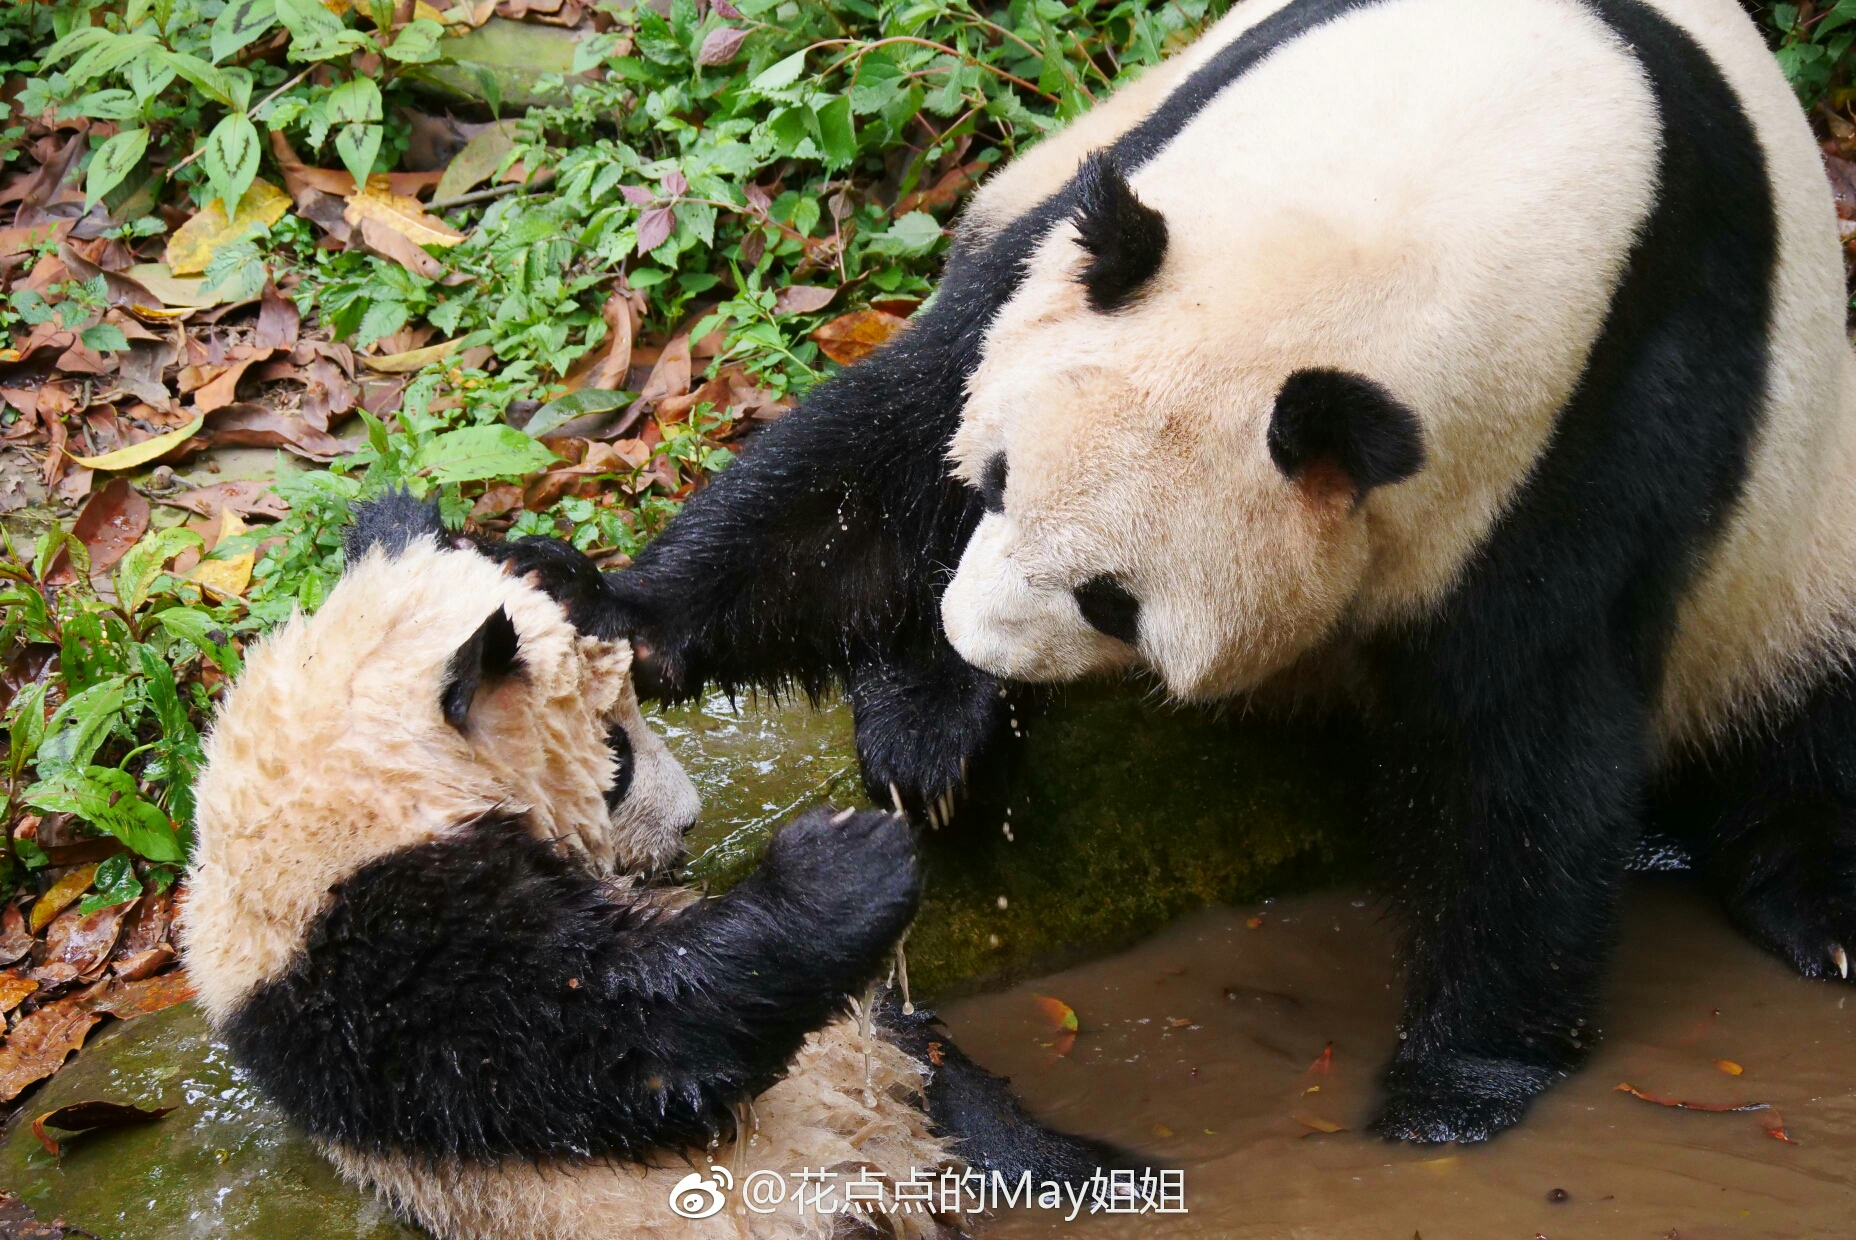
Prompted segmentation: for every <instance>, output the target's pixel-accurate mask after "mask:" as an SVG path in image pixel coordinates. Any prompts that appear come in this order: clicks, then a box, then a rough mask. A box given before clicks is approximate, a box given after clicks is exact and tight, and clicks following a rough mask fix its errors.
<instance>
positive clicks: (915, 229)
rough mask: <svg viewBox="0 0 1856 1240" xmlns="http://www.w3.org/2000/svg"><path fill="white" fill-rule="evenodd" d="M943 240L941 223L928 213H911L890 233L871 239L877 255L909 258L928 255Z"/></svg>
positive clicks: (898, 221)
mask: <svg viewBox="0 0 1856 1240" xmlns="http://www.w3.org/2000/svg"><path fill="white" fill-rule="evenodd" d="M940 240H941V222H940V221H939V220H937V219H935V218H934V216H932V215H930V214H928V213H927V212H926V211H911V212H909V213H908V214H907V215H905V216H903V217H902V218H901V219H899V220H897V221H896V222H895V223H894V224H891V225H890V226H889V231H888V232H885V233H879V234H878V235H876V236H874V237H872V238H870V249H871V250H872V251H873V252H875V253H877V254H894V255H897V256H901V257H909V256H913V255H917V254H926V253H927V252H928V251H929V250H931V249H933V248H934V246H935V243H936V242H938V241H940Z"/></svg>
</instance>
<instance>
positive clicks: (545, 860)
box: [185, 496, 1113, 1240]
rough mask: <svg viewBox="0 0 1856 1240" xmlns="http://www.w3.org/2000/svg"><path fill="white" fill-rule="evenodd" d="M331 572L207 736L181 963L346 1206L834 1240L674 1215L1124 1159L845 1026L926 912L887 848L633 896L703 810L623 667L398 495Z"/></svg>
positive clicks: (854, 815) (899, 1047)
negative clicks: (683, 1200)
mask: <svg viewBox="0 0 1856 1240" xmlns="http://www.w3.org/2000/svg"><path fill="white" fill-rule="evenodd" d="M348 563H349V566H348V568H347V570H346V572H345V574H344V576H343V578H342V580H341V581H340V583H339V584H338V585H337V586H336V588H335V589H334V590H333V591H332V592H331V594H330V596H329V598H328V601H327V602H326V603H325V604H324V605H323V607H322V609H321V610H320V611H318V612H317V613H316V615H315V616H314V617H304V616H301V615H299V616H296V617H294V618H293V619H292V620H291V621H290V622H289V623H287V624H285V625H284V626H282V627H281V628H279V629H278V630H277V631H276V632H274V633H273V634H271V635H270V636H269V637H268V638H266V639H265V640H264V642H263V643H261V644H260V645H259V646H258V647H257V648H256V649H255V650H254V651H253V652H252V653H251V655H250V657H249V660H248V662H247V665H246V669H245V671H244V674H243V675H242V676H241V677H240V678H239V680H238V682H237V683H236V685H235V686H234V688H233V689H232V691H231V693H230V694H229V696H228V697H227V700H226V702H225V705H224V709H223V710H222V712H221V714H220V717H219V719H218V721H217V723H216V724H215V725H214V728H213V731H212V734H211V736H210V738H209V740H208V742H207V764H206V768H205V770H204V771H203V773H202V775H201V778H200V781H199V785H198V786H199V809H198V818H197V829H198V847H197V851H196V853H195V857H194V862H193V866H192V868H191V871H190V874H189V879H188V885H189V891H190V896H189V900H188V908H187V918H186V932H185V933H186V944H185V950H186V962H187V968H188V972H189V975H190V976H191V978H192V979H193V982H194V985H195V986H196V988H197V990H198V993H199V1001H200V1004H201V1006H202V1007H203V1009H204V1010H205V1013H206V1015H207V1017H208V1019H209V1020H210V1022H211V1023H212V1025H213V1026H214V1028H215V1030H216V1031H217V1032H218V1033H219V1034H220V1035H221V1036H222V1037H223V1038H224V1039H225V1040H226V1042H227V1044H228V1045H229V1046H230V1048H231V1050H232V1052H233V1055H234V1057H235V1058H236V1060H237V1061H238V1062H239V1063H240V1064H241V1065H242V1066H243V1067H244V1068H246V1069H247V1070H249V1071H250V1072H252V1073H253V1075H254V1076H255V1077H256V1078H257V1080H258V1082H259V1083H260V1085H261V1086H262V1087H263V1088H264V1089H265V1090H266V1091H267V1092H268V1093H269V1094H270V1096H271V1097H272V1098H273V1099H274V1100H275V1101H276V1102H277V1103H278V1104H279V1105H280V1106H281V1108H282V1109H283V1110H284V1112H285V1113H286V1114H287V1115H288V1116H289V1117H290V1119H291V1120H292V1121H293V1122H295V1123H296V1124H298V1125H300V1126H301V1127H302V1128H304V1129H306V1130H307V1131H308V1133H309V1134H310V1135H311V1137H312V1138H313V1139H314V1140H315V1141H316V1142H317V1143H318V1145H319V1146H320V1147H321V1148H322V1149H323V1151H324V1152H325V1153H326V1154H327V1155H328V1156H329V1158H330V1159H331V1160H332V1161H333V1162H334V1163H335V1164H336V1166H337V1167H338V1168H340V1170H341V1171H342V1172H343V1174H344V1175H346V1176H347V1177H348V1178H349V1179H351V1180H353V1181H355V1182H357V1183H361V1184H367V1185H371V1186H373V1187H374V1188H375V1189H376V1190H377V1191H379V1192H380V1193H382V1194H383V1195H384V1196H385V1197H387V1198H388V1199H390V1200H391V1201H392V1202H393V1203H394V1204H395V1205H396V1206H397V1207H398V1208H400V1209H402V1210H403V1211H405V1212H406V1213H408V1214H410V1215H411V1216H413V1217H414V1218H416V1219H417V1220H418V1221H419V1222H420V1223H422V1224H423V1225H424V1226H426V1227H428V1228H429V1229H431V1230H432V1231H433V1232H434V1233H436V1234H437V1235H439V1236H441V1237H447V1238H455V1240H474V1238H478V1237H482V1238H484V1240H488V1238H490V1237H497V1238H498V1240H504V1238H508V1237H550V1238H551V1237H563V1238H564V1237H584V1236H593V1235H599V1236H612V1235H646V1234H648V1235H652V1236H659V1235H664V1236H668V1235H673V1234H675V1235H691V1236H699V1235H700V1236H707V1235H711V1234H716V1235H720V1234H727V1235H729V1236H736V1235H751V1236H755V1237H785V1236H798V1235H804V1234H810V1230H809V1226H810V1228H812V1229H817V1228H821V1227H822V1228H823V1229H824V1230H827V1231H828V1230H830V1225H831V1222H832V1220H831V1219H830V1218H829V1217H825V1218H823V1219H821V1218H820V1216H818V1215H817V1214H816V1213H814V1214H809V1215H803V1214H801V1213H798V1212H796V1211H795V1210H794V1209H793V1208H792V1206H791V1205H790V1204H789V1205H788V1206H787V1207H786V1209H785V1210H783V1211H782V1212H778V1213H773V1214H767V1215H760V1214H751V1213H742V1212H740V1211H738V1210H736V1209H733V1208H731V1209H730V1210H729V1211H728V1212H727V1213H725V1214H721V1215H717V1216H714V1217H711V1218H708V1219H706V1220H693V1219H686V1218H683V1217H680V1216H679V1215H678V1214H676V1213H673V1212H672V1211H671V1208H670V1203H671V1201H672V1200H673V1193H675V1192H677V1191H678V1188H677V1186H678V1185H679V1184H680V1182H681V1181H683V1180H684V1179H685V1178H687V1177H688V1176H689V1175H690V1174H691V1168H692V1166H698V1165H701V1161H700V1155H701V1153H702V1152H704V1151H706V1152H707V1153H708V1155H709V1160H711V1161H713V1162H714V1163H716V1164H717V1165H719V1166H723V1167H730V1168H732V1169H733V1170H734V1171H735V1174H736V1175H737V1176H740V1175H742V1174H744V1173H746V1172H748V1171H752V1170H759V1169H763V1168H765V1169H771V1170H773V1171H776V1172H782V1173H789V1174H790V1173H794V1172H798V1171H799V1170H801V1169H802V1168H806V1167H811V1168H832V1167H838V1168H846V1169H849V1168H858V1169H864V1168H867V1169H869V1170H870V1171H871V1172H873V1173H874V1174H876V1175H878V1176H881V1177H883V1178H884V1179H886V1180H888V1181H890V1182H891V1183H894V1182H896V1181H900V1180H906V1179H909V1178H910V1176H911V1173H912V1172H916V1171H923V1172H926V1173H928V1174H929V1175H933V1174H935V1173H937V1172H939V1171H940V1170H941V1169H943V1168H945V1167H949V1166H953V1167H959V1166H960V1165H961V1163H963V1162H965V1163H967V1164H969V1165H971V1166H974V1167H978V1168H982V1169H987V1170H993V1169H996V1170H1000V1171H1002V1172H1004V1173H1006V1174H1007V1175H1008V1176H1009V1177H1011V1178H1013V1179H1016V1177H1017V1176H1019V1175H1021V1174H1023V1173H1024V1172H1027V1171H1029V1172H1031V1173H1032V1174H1033V1177H1034V1179H1039V1180H1041V1179H1045V1178H1053V1179H1058V1180H1062V1181H1065V1182H1072V1181H1078V1180H1083V1179H1087V1178H1088V1177H1089V1176H1090V1175H1091V1174H1092V1173H1093V1172H1094V1170H1095V1168H1096V1167H1097V1166H1098V1165H1102V1164H1103V1163H1105V1162H1108V1161H1111V1160H1112V1158H1113V1153H1112V1151H1110V1150H1108V1148H1107V1147H1105V1146H1098V1145H1096V1144H1094V1143H1091V1142H1088V1141H1084V1140H1080V1139H1073V1138H1068V1137H1064V1136H1062V1135H1060V1134H1056V1133H1052V1132H1049V1131H1048V1130H1045V1129H1043V1128H1041V1127H1040V1126H1038V1125H1037V1124H1036V1123H1035V1121H1033V1120H1031V1119H1030V1118H1029V1117H1028V1116H1026V1115H1025V1114H1024V1113H1023V1112H1022V1111H1021V1110H1020V1109H1019V1108H1018V1106H1017V1104H1016V1102H1015V1101H1013V1100H1012V1099H1011V1098H1010V1096H1009V1095H1007V1094H1006V1093H1005V1091H1004V1083H1003V1082H1002V1081H1000V1080H998V1079H997V1078H994V1077H992V1076H990V1075H989V1074H987V1073H985V1072H984V1071H983V1070H981V1069H979V1068H977V1067H976V1066H974V1065H973V1064H972V1063H971V1061H969V1060H967V1059H966V1058H965V1057H964V1056H962V1055H961V1054H960V1053H959V1052H958V1051H957V1050H956V1049H955V1048H953V1047H952V1046H951V1045H949V1044H946V1043H945V1042H944V1041H943V1042H942V1044H941V1046H939V1047H937V1048H935V1049H934V1050H933V1051H932V1052H931V1051H930V1049H929V1042H928V1039H929V1035H930V1034H931V1033H933V1032H934V1026H933V1025H932V1021H931V1018H927V1017H923V1016H913V1017H905V1016H902V1015H901V1014H900V1013H898V1012H896V1011H894V1010H893V1007H892V1008H891V1009H889V1010H887V1011H886V1012H885V1013H884V1015H885V1022H884V1027H883V1028H882V1029H881V1030H880V1031H879V1032H877V1033H875V1034H872V1033H871V1032H870V1031H869V1024H868V1013H867V1012H866V1013H865V1020H864V1022H863V1025H862V1027H861V1028H860V1022H859V1021H858V1020H857V1019H856V1018H854V1017H853V1016H852V1015H848V1014H847V1013H846V1007H847V1004H846V999H845V996H847V995H849V994H853V993H858V992H861V991H863V990H864V988H865V987H866V985H867V984H868V983H870V982H872V981H873V980H874V979H876V978H878V977H879V976H880V975H881V973H882V971H883V970H884V968H885V967H886V962H887V959H888V957H889V955H890V952H891V949H892V948H893V946H894V944H895V943H896V941H897V938H898V937H899V935H900V934H901V932H902V931H903V929H904V928H905V927H906V926H907V925H908V923H909V921H910V919H911V918H912V916H913V915H914V912H915V907H916V902H917V899H918V895H919V888H920V875H919V871H918V869H917V864H916V860H915V854H914V840H913V837H912V833H911V829H910V828H909V826H908V825H907V824H906V823H905V822H903V821H902V820H901V819H899V818H897V817H893V816H891V815H888V814H882V813H875V812H851V811H845V812H843V813H834V812H832V811H829V810H824V809H820V810H814V811H812V812H810V813H808V814H805V815H803V816H801V817H800V818H799V819H797V820H796V821H794V822H793V823H791V824H790V825H788V826H787V827H786V828H785V829H784V830H782V831H781V832H780V833H779V834H778V835H777V836H776V837H775V838H774V840H773V842H772V843H771V844H770V845H769V847H768V851H767V855H766V858H765V860H764V861H763V863H762V864H761V866H760V868H759V869H758V870H757V871H756V872H755V873H754V874H752V875H750V876H749V877H748V878H746V879H745V880H743V881H742V882H741V883H740V884H739V885H737V886H736V887H735V888H734V889H732V890H731V891H730V892H728V893H727V894H726V895H724V896H722V897H720V898H719V899H714V900H704V899H701V898H699V897H697V896H696V895H695V894H694V893H691V892H688V891H685V890H681V889H676V888H661V887H660V888H653V887H648V886H645V885H643V884H642V883H641V882H640V881H638V880H639V879H640V877H641V876H644V875H648V874H650V873H652V872H655V871H661V870H663V869H665V868H667V867H668V866H670V865H671V864H672V863H673V862H674V861H676V860H677V858H678V857H679V856H680V855H681V853H682V834H683V831H684V829H685V828H687V827H688V826H689V825H690V824H691V823H692V822H693V821H694V819H695V816H696V811H697V799H696V794H695V790H694V788H693V787H692V785H691V784H690V781H689V779H688V778H687V777H686V776H685V775H684V773H683V771H682V770H681V768H680V767H679V766H678V765H677V763H676V761H675V760H674V759H673V758H672V757H671V755H670V753H669V751H668V750H667V749H666V748H665V747H664V744H663V742H662V741H661V740H659V739H658V738H657V736H656V735H655V734H654V733H652V732H651V731H650V729H649V728H648V727H647V726H646V725H645V722H644V719H643V717H642V715H641V714H640V712H639V708H638V701H637V697H636V696H635V694H634V692H633V689H632V685H631V682H630V664H631V652H630V650H629V648H628V647H627V646H626V645H625V644H624V643H622V642H609V641H603V640H600V639H597V638H594V637H590V636H585V635H582V634H580V633H578V632H576V631H575V630H574V628H573V627H572V626H571V625H570V624H569V623H568V621H567V618H566V616H565V614H564V613H563V611H562V609H561V608H560V606H559V605H557V604H556V603H554V602H553V601H551V600H550V599H549V598H548V597H547V596H546V595H544V594H543V593H541V592H540V591H539V590H538V589H536V588H535V587H534V586H533V585H531V584H530V583H528V582H527V581H525V580H523V579H520V578H518V577H515V576H511V575H509V574H507V573H506V572H505V571H504V567H503V566H502V565H501V564H499V563H498V562H497V561H496V560H495V559H493V558H491V556H490V555H486V554H482V553H481V552H480V550H479V549H478V548H475V547H473V546H472V545H470V544H469V543H468V542H465V541H463V540H459V539H454V538H452V537H451V536H449V535H447V534H446V533H445V531H444V529H443V527H442V525H440V524H439V522H438V518H437V514H436V512H435V510H433V509H431V508H429V507H427V506H425V505H423V504H419V503H417V502H416V501H413V500H411V499H410V498H408V497H405V496H391V497H388V498H387V499H385V500H383V501H379V502H377V503H376V504H374V505H372V506H367V507H364V508H363V510H362V511H361V512H360V513H359V514H358V519H357V523H356V525H355V527H354V529H353V531H352V532H351V534H350V537H349V539H348ZM937 1036H941V1035H937ZM931 1059H932V1060H935V1061H937V1063H936V1066H932V1067H931V1066H930V1065H929V1063H928V1062H927V1061H928V1060H931ZM980 1134H984V1136H983V1138H982V1137H981V1136H980ZM741 1135H745V1136H746V1138H747V1140H746V1143H745V1147H744V1146H743V1145H742V1144H741V1143H740V1141H739V1137H740V1136H741ZM963 1137H967V1138H972V1139H968V1140H963ZM730 1147H732V1148H730ZM735 1204H736V1203H735V1202H734V1201H732V1200H731V1201H730V1202H729V1205H730V1206H731V1207H733V1206H734V1205H735ZM738 1225H739V1227H740V1228H741V1229H740V1230H738ZM873 1225H884V1226H886V1229H887V1230H888V1231H890V1232H891V1233H892V1234H894V1235H897V1236H902V1237H915V1236H929V1235H937V1234H943V1233H944V1232H946V1231H948V1230H949V1229H952V1228H958V1227H961V1226H963V1225H964V1220H962V1219H959V1218H956V1217H949V1216H945V1215H942V1216H937V1215H933V1214H929V1213H925V1212H922V1213H905V1212H896V1213H892V1214H890V1215H888V1216H887V1217H886V1218H885V1217H879V1218H876V1219H874V1220H873Z"/></svg>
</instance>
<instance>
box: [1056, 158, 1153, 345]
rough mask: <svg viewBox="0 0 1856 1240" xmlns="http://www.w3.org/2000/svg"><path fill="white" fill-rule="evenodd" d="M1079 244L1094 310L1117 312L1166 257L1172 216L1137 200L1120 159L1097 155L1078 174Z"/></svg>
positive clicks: (1085, 284)
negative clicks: (1086, 258) (1168, 222)
mask: <svg viewBox="0 0 1856 1240" xmlns="http://www.w3.org/2000/svg"><path fill="white" fill-rule="evenodd" d="M1076 193H1077V205H1076V214H1075V215H1074V216H1073V217H1072V218H1073V221H1074V223H1075V224H1076V239H1077V241H1078V243H1079V244H1081V245H1082V247H1083V250H1084V252H1086V253H1087V254H1088V255H1089V261H1088V262H1087V263H1085V264H1084V266H1083V273H1082V283H1083V288H1084V289H1085V290H1087V292H1088V295H1089V305H1090V307H1091V308H1092V309H1095V310H1099V311H1108V310H1114V309H1116V308H1117V307H1119V306H1122V305H1125V304H1126V303H1127V300H1128V298H1130V297H1132V296H1133V295H1134V294H1135V293H1137V292H1139V291H1140V288H1141V286H1142V285H1143V284H1145V283H1147V281H1149V280H1151V279H1152V278H1153V276H1154V273H1155V272H1157V271H1159V270H1160V263H1161V261H1162V260H1163V259H1165V258H1166V217H1165V216H1164V215H1161V214H1160V213H1159V212H1158V211H1156V210H1154V209H1153V208H1152V207H1150V206H1148V205H1147V204H1146V203H1144V202H1142V201H1141V200H1140V199H1139V198H1136V197H1135V196H1134V190H1133V189H1131V188H1129V186H1128V179H1127V178H1126V177H1124V176H1123V175H1122V174H1121V169H1120V168H1119V167H1118V166H1117V165H1116V163H1115V159H1114V156H1112V155H1110V154H1109V153H1108V152H1107V151H1096V152H1095V153H1094V154H1092V155H1090V156H1089V158H1087V159H1085V160H1084V161H1083V166H1082V167H1081V168H1080V169H1078V170H1077V173H1076Z"/></svg>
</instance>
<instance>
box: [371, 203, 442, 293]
mask: <svg viewBox="0 0 1856 1240" xmlns="http://www.w3.org/2000/svg"><path fill="white" fill-rule="evenodd" d="M357 226H358V227H359V228H360V230H361V244H362V245H365V246H366V247H367V248H368V249H370V250H372V251H373V252H374V253H376V254H378V255H380V257H382V258H386V259H391V260H392V261H393V262H396V263H398V264H399V265H400V266H402V267H404V268H405V269H406V270H408V271H410V272H412V273H413V274H414V275H416V276H418V277H419V278H420V279H423V280H436V279H438V278H439V277H441V276H443V275H444V274H445V265H444V264H443V263H441V262H439V261H438V260H437V259H435V258H433V257H432V256H431V255H430V254H427V253H426V252H425V251H424V250H422V249H420V248H419V246H418V244H417V243H416V242H414V241H413V239H412V238H411V237H408V236H406V235H405V234H404V233H401V232H396V231H395V230H394V229H392V228H389V227H388V226H387V225H385V224H383V223H381V222H380V221H379V220H376V219H373V218H371V217H364V218H362V219H361V220H360V221H359V223H358V225H357Z"/></svg>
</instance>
